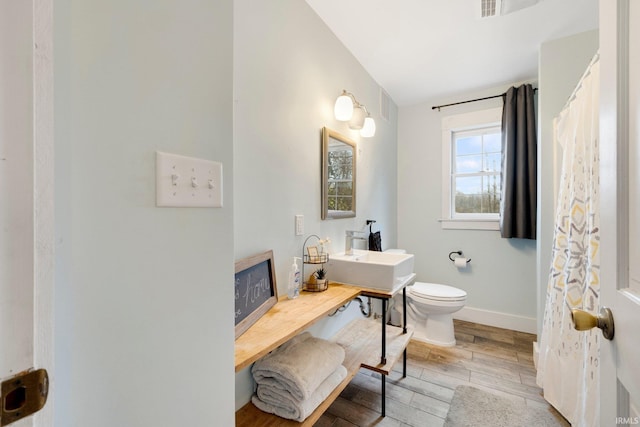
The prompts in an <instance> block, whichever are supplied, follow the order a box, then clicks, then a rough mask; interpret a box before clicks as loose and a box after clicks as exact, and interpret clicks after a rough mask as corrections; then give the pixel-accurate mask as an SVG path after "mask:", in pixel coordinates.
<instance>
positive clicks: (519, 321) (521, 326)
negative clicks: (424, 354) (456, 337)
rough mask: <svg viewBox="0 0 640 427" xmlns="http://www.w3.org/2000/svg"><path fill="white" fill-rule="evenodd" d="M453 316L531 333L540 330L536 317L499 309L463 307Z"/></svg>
mask: <svg viewBox="0 0 640 427" xmlns="http://www.w3.org/2000/svg"><path fill="white" fill-rule="evenodd" d="M453 318H454V319H458V320H464V321H467V322H473V323H479V324H481V325H489V326H495V327H496V328H504V329H511V330H512V331H520V332H527V333H530V334H536V333H537V332H538V326H537V322H536V319H535V317H525V316H518V315H515V314H508V313H500V312H498V311H490V310H482V309H479V308H473V307H463V308H462V310H460V311H458V312H456V313H453Z"/></svg>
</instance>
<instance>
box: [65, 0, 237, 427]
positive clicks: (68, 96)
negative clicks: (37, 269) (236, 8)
mask: <svg viewBox="0 0 640 427" xmlns="http://www.w3.org/2000/svg"><path fill="white" fill-rule="evenodd" d="M232 7H233V2H232V1H231V0H226V1H224V0H223V1H215V2H211V1H203V0H185V1H181V2H175V1H169V0H154V1H144V0H133V1H132V0H115V1H109V2H104V1H97V0H84V1H81V2H76V1H68V0H61V1H57V2H56V3H55V9H54V14H55V22H56V25H55V94H56V100H55V120H56V126H55V141H56V142H55V144H56V146H55V149H56V175H55V179H56V241H57V248H56V250H57V254H56V257H57V258H56V295H55V297H56V299H55V303H56V319H55V320H56V372H55V378H56V381H57V391H58V395H57V401H56V403H57V406H56V425H58V426H65V427H66V426H69V427H86V426H92V427H101V426H104V427H107V426H108V427H112V426H128V427H134V426H140V427H143V426H144V427H147V426H213V425H226V426H229V425H233V423H234V413H233V397H232V396H231V394H230V393H229V384H232V383H233V354H234V351H233V345H234V334H233V321H232V319H233V305H232V304H233V302H232V301H233V292H232V286H231V284H232V283H233V148H232V139H233V129H232V61H233V51H232V49H233V42H232V37H233V28H232V25H233V17H232V13H233V9H232ZM156 150H161V151H167V152H173V153H178V154H182V155H187V156H194V157H202V158H207V159H212V160H217V161H221V162H222V163H223V165H224V185H225V188H224V192H225V194H224V198H225V199H224V200H225V206H224V208H222V209H207V208H199V209H198V208H157V207H155V151H156Z"/></svg>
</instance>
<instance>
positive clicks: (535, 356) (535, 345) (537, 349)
mask: <svg viewBox="0 0 640 427" xmlns="http://www.w3.org/2000/svg"><path fill="white" fill-rule="evenodd" d="M538 357H540V346H539V345H538V341H534V342H533V366H534V367H535V368H536V369H538Z"/></svg>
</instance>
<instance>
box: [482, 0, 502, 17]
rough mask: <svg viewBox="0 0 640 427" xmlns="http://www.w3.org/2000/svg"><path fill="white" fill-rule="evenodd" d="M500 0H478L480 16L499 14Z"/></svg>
mask: <svg viewBox="0 0 640 427" xmlns="http://www.w3.org/2000/svg"><path fill="white" fill-rule="evenodd" d="M501 3H502V2H501V1H500V0H480V17H481V18H489V17H491V16H496V15H500V5H501Z"/></svg>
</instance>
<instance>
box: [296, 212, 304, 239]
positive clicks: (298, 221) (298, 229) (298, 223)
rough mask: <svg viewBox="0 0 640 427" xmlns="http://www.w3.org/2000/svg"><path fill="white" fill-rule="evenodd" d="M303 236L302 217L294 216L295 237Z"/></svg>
mask: <svg viewBox="0 0 640 427" xmlns="http://www.w3.org/2000/svg"><path fill="white" fill-rule="evenodd" d="M303 234H304V215H296V236H302V235H303Z"/></svg>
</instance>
